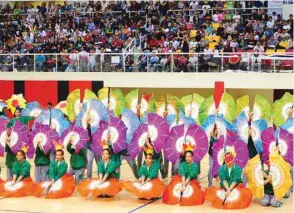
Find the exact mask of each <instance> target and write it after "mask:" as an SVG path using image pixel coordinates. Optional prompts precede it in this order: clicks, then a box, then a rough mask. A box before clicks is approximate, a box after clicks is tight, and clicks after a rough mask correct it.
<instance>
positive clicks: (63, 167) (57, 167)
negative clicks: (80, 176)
mask: <svg viewBox="0 0 294 213" xmlns="http://www.w3.org/2000/svg"><path fill="white" fill-rule="evenodd" d="M67 167H68V166H67V163H66V162H65V161H64V160H63V161H61V162H60V163H58V162H57V161H56V160H54V161H51V163H50V165H49V178H50V179H51V180H53V181H57V180H58V179H59V178H61V177H62V176H63V175H65V173H66V171H67Z"/></svg>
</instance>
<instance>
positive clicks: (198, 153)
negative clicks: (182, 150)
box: [186, 124, 208, 163]
mask: <svg viewBox="0 0 294 213" xmlns="http://www.w3.org/2000/svg"><path fill="white" fill-rule="evenodd" d="M187 142H188V143H189V142H190V144H191V145H194V144H195V146H196V147H195V149H194V150H193V153H194V157H193V160H194V162H195V163H200V161H201V160H202V159H203V158H204V156H205V155H206V153H207V152H208V139H207V136H206V133H205V132H204V131H203V129H202V128H201V127H200V126H198V125H196V124H194V125H189V127H188V130H187V133H186V143H187Z"/></svg>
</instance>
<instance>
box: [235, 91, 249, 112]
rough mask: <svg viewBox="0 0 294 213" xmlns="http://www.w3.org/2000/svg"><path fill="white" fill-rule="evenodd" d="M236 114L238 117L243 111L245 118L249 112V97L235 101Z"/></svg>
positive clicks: (245, 96)
mask: <svg viewBox="0 0 294 213" xmlns="http://www.w3.org/2000/svg"><path fill="white" fill-rule="evenodd" d="M236 102H237V113H236V116H238V115H240V114H241V113H242V112H243V111H245V114H246V116H247V115H248V113H249V112H250V106H249V96H248V95H244V96H242V97H240V98H238V99H237V101H236Z"/></svg>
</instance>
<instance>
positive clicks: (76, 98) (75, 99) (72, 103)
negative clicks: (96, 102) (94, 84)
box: [66, 89, 97, 121]
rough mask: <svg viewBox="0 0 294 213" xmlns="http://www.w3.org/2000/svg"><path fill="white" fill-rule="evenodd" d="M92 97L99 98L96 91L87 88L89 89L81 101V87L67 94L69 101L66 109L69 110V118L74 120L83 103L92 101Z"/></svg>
mask: <svg viewBox="0 0 294 213" xmlns="http://www.w3.org/2000/svg"><path fill="white" fill-rule="evenodd" d="M92 99H97V96H96V95H95V93H93V92H92V91H90V90H87V89H86V90H85V95H84V99H83V100H82V102H81V91H80V89H76V90H74V91H72V92H71V93H70V94H69V95H68V96H67V99H66V101H67V105H66V110H67V115H68V119H69V120H70V121H73V120H74V119H75V118H76V116H77V115H78V114H79V113H80V111H81V109H82V105H83V103H89V102H91V100H92ZM88 106H89V105H88Z"/></svg>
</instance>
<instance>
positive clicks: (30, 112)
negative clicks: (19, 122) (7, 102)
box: [21, 101, 43, 117]
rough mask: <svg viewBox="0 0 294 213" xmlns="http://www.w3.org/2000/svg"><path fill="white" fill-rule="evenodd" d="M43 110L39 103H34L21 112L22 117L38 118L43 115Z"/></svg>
mask: <svg viewBox="0 0 294 213" xmlns="http://www.w3.org/2000/svg"><path fill="white" fill-rule="evenodd" d="M42 111H43V109H42V108H41V106H40V104H39V102H37V101H34V102H30V103H28V104H27V105H26V107H25V108H24V109H23V110H22V111H21V116H34V117H37V116H39V115H40V114H41V112H42Z"/></svg>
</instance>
